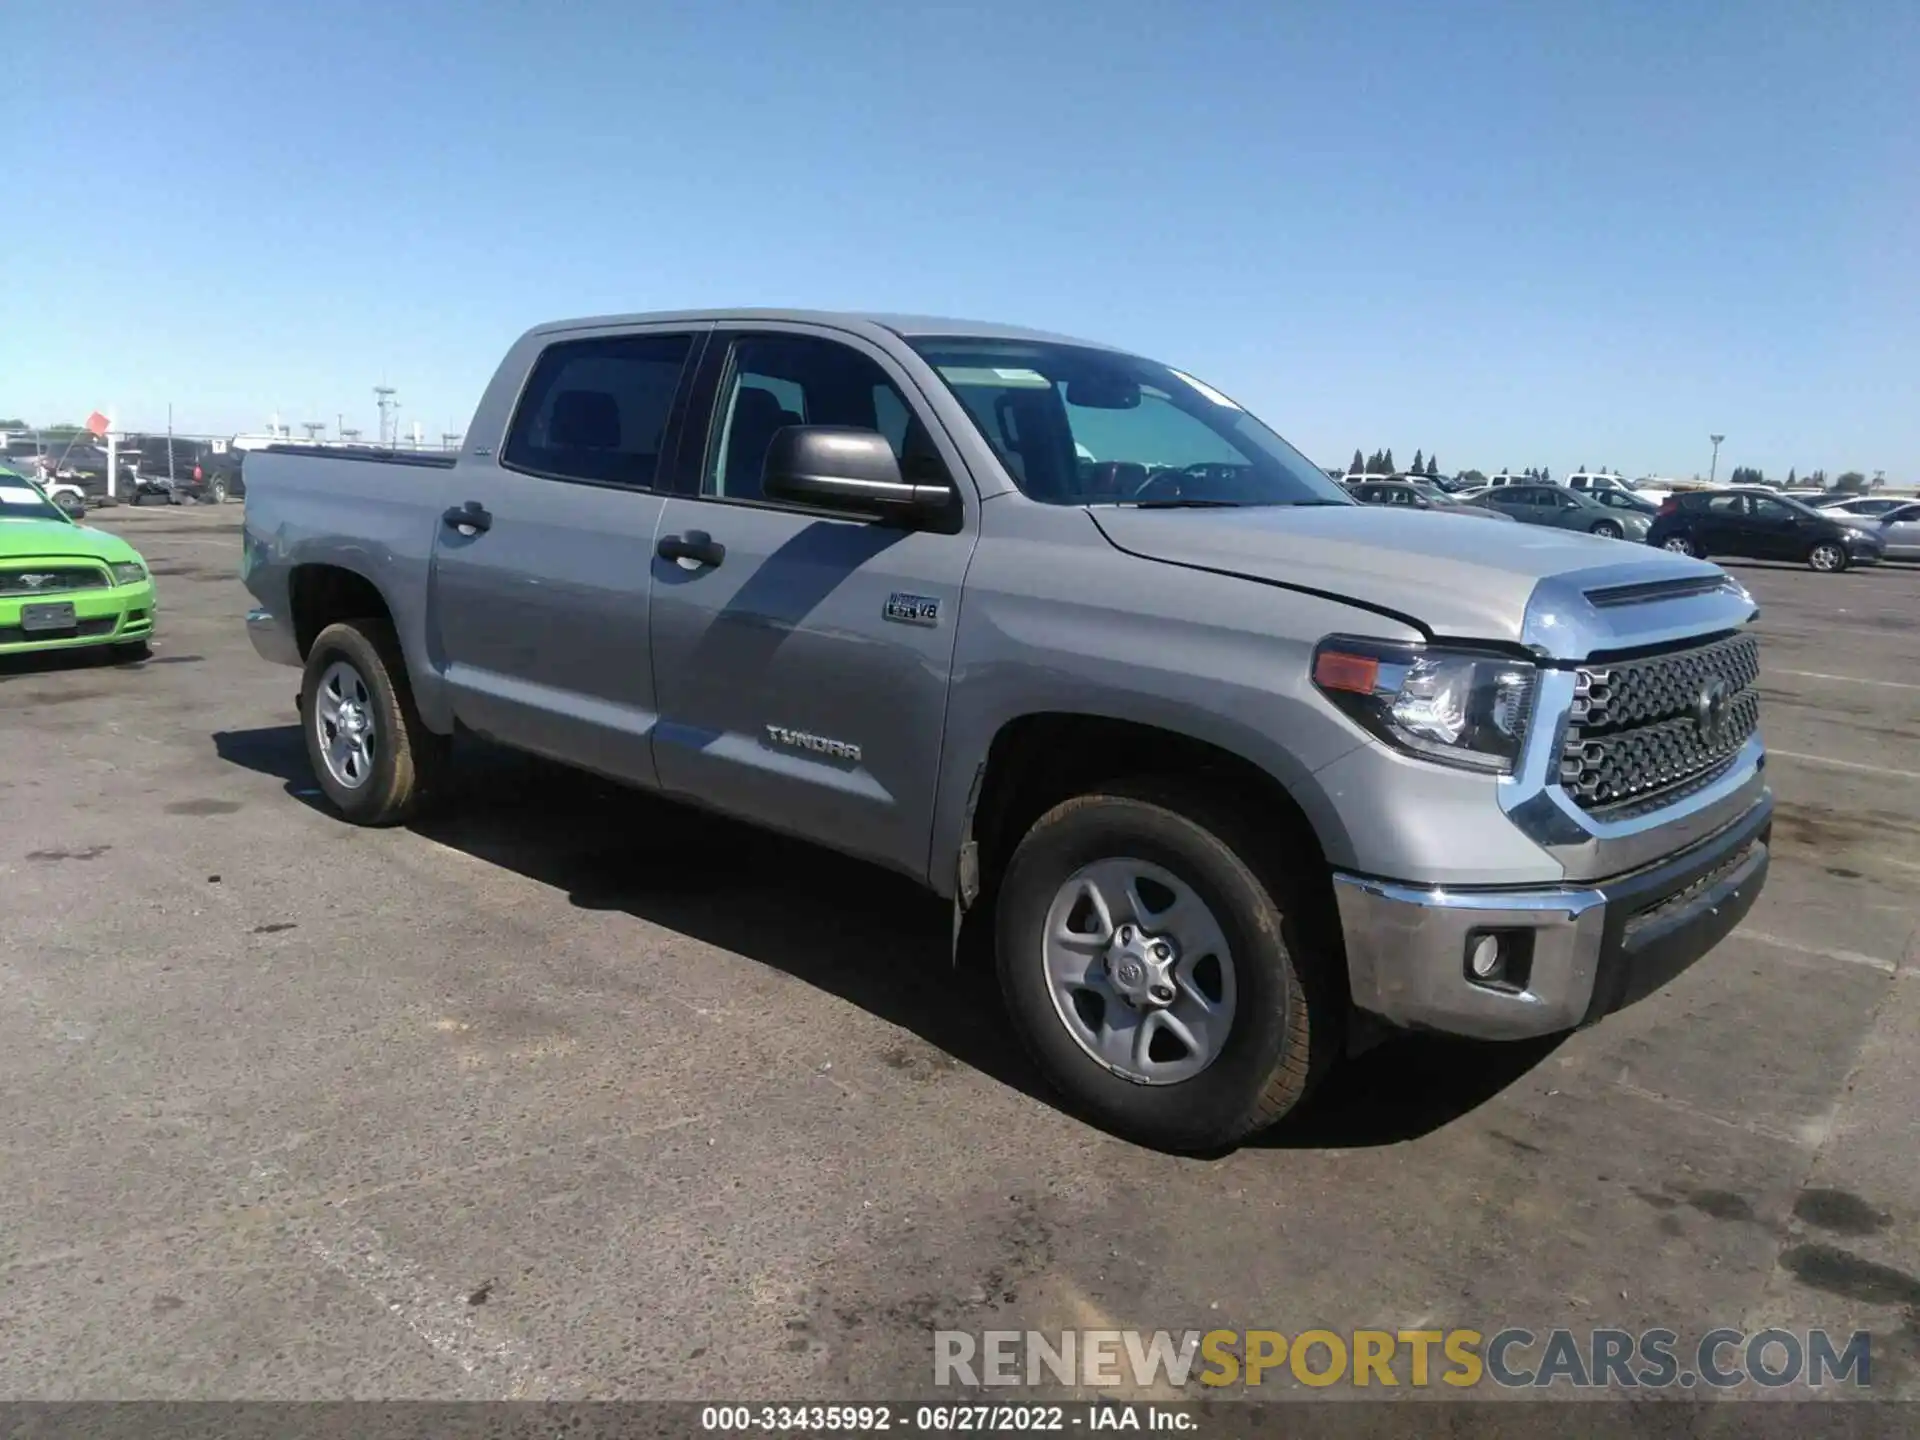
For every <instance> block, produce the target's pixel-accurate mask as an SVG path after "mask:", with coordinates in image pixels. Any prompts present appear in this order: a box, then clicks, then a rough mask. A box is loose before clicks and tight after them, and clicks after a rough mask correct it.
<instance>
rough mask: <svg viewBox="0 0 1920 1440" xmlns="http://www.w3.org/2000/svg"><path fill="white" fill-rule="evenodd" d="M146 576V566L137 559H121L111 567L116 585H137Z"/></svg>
mask: <svg viewBox="0 0 1920 1440" xmlns="http://www.w3.org/2000/svg"><path fill="white" fill-rule="evenodd" d="M146 578H147V567H146V566H144V565H142V564H141V563H140V562H139V561H138V560H123V561H121V562H120V563H119V564H117V565H115V566H114V567H113V583H114V584H116V585H138V584H139V583H140V582H141V581H142V580H144V579H146Z"/></svg>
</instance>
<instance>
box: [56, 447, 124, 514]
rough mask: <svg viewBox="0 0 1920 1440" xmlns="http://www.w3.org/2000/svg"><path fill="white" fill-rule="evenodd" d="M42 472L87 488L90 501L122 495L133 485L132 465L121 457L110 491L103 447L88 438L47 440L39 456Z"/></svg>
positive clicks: (106, 499)
mask: <svg viewBox="0 0 1920 1440" xmlns="http://www.w3.org/2000/svg"><path fill="white" fill-rule="evenodd" d="M42 473H43V474H44V475H45V476H46V477H47V479H48V480H50V481H51V480H71V481H72V482H73V483H74V484H76V485H78V486H79V487H80V488H81V490H83V491H85V492H86V496H87V503H88V504H89V505H98V504H102V503H105V502H107V501H109V500H111V499H117V498H123V497H125V496H126V495H128V494H130V493H131V492H132V489H133V467H132V466H130V465H128V464H127V463H126V461H125V460H120V461H119V462H118V465H117V473H118V475H119V481H120V483H119V484H118V486H116V487H114V488H113V491H112V493H111V494H110V493H109V489H108V485H107V451H106V447H105V446H103V445H96V444H93V443H91V442H81V441H75V442H74V443H73V444H71V445H69V444H67V443H65V442H64V441H60V440H55V441H51V442H49V443H48V445H47V449H46V452H45V456H44V459H43V460H42Z"/></svg>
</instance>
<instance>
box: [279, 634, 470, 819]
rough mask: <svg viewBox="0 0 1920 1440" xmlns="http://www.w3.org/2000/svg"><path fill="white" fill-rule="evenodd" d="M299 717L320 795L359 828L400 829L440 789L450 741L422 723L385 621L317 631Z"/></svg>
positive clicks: (396, 643) (402, 661) (394, 639)
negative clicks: (401, 824)
mask: <svg viewBox="0 0 1920 1440" xmlns="http://www.w3.org/2000/svg"><path fill="white" fill-rule="evenodd" d="M300 718H301V729H302V731H303V732H304V733H305V736H306V742H307V759H308V761H309V762H310V763H311V764H312V766H313V773H314V777H315V779H317V780H318V781H319V782H320V789H321V791H322V793H324V794H325V795H326V797H327V798H328V799H329V800H331V801H332V802H333V804H334V807H335V808H336V809H338V810H339V812H340V814H341V815H342V816H343V817H345V818H346V819H348V820H350V821H352V822H353V823H354V824H356V825H396V824H399V823H401V822H402V821H404V820H407V819H409V818H411V817H412V816H413V815H415V814H416V813H418V811H419V810H420V808H421V807H422V806H423V805H424V804H426V803H427V801H428V800H429V799H431V798H432V797H433V796H434V795H435V794H436V793H438V791H439V790H440V789H441V788H442V785H443V782H444V780H445V778H446V773H447V770H448V766H449V763H450V760H451V751H452V745H451V742H450V740H449V739H448V737H447V736H444V735H436V734H435V733H434V732H433V731H431V730H429V729H428V728H427V726H426V723H425V722H424V721H423V720H421V718H420V712H419V709H418V708H417V707H416V706H415V705H414V702H413V689H412V687H411V686H410V685H409V684H408V682H407V667H406V661H405V659H404V658H403V657H402V655H401V653H400V641H399V639H398V637H397V636H395V634H394V633H393V626H392V625H391V624H389V623H388V622H387V621H385V620H376V619H365V620H347V621H343V622H341V623H340V624H337V625H329V626H328V627H327V628H326V629H325V630H322V631H321V632H320V634H319V636H318V637H317V638H316V639H315V640H314V642H313V648H312V649H311V650H309V651H308V652H307V666H306V675H305V678H304V680H303V682H302V684H301V687H300Z"/></svg>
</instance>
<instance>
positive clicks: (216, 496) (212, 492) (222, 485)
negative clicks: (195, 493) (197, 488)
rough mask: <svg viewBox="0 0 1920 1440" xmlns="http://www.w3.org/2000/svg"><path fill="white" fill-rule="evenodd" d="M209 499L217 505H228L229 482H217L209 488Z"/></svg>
mask: <svg viewBox="0 0 1920 1440" xmlns="http://www.w3.org/2000/svg"><path fill="white" fill-rule="evenodd" d="M207 498H208V499H209V500H211V501H212V502H213V503H214V504H216V505H224V504H226V503H227V482H226V481H224V480H216V481H214V482H213V484H211V485H209V486H208V487H207Z"/></svg>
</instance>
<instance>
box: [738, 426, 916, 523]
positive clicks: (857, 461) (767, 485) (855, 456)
mask: <svg viewBox="0 0 1920 1440" xmlns="http://www.w3.org/2000/svg"><path fill="white" fill-rule="evenodd" d="M761 488H762V490H763V491H764V492H765V493H766V494H767V495H769V496H771V497H773V498H775V499H780V500H793V501H797V502H798V503H800V504H802V505H817V506H820V507H821V508H823V509H827V510H858V511H863V512H865V513H867V514H870V515H889V516H895V517H900V518H905V517H907V516H910V515H915V514H920V515H926V514H932V513H934V512H937V511H940V510H944V509H945V508H946V506H947V504H948V503H949V502H950V501H951V500H952V498H953V489H952V487H951V486H948V485H915V484H911V483H909V482H908V481H906V480H903V479H902V478H901V477H900V462H899V461H898V460H896V459H895V458H894V454H893V446H891V445H889V444H888V443H887V438H886V436H884V435H882V434H881V433H880V432H879V431H877V430H861V429H857V428H855V427H853V426H850V425H788V426H785V427H783V428H781V429H779V430H776V431H774V432H773V441H772V443H771V444H769V445H768V446H767V458H766V462H765V464H764V466H763V467H762V470H761Z"/></svg>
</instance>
